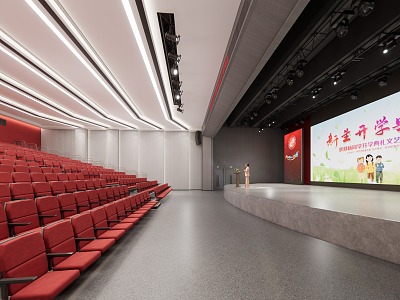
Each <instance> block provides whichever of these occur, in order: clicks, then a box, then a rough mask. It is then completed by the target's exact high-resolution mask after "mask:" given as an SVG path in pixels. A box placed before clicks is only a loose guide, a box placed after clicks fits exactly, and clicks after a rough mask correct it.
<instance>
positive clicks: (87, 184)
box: [85, 179, 94, 190]
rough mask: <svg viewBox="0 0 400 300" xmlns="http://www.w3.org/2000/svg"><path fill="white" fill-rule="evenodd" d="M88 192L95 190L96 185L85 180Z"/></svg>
mask: <svg viewBox="0 0 400 300" xmlns="http://www.w3.org/2000/svg"><path fill="white" fill-rule="evenodd" d="M85 184H86V190H94V183H93V181H92V180H91V179H89V180H85Z"/></svg>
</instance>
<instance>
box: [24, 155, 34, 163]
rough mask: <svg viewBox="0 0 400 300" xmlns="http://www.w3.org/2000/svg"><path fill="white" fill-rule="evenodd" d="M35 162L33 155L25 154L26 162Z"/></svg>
mask: <svg viewBox="0 0 400 300" xmlns="http://www.w3.org/2000/svg"><path fill="white" fill-rule="evenodd" d="M34 160H35V158H34V157H33V154H25V161H27V162H30V161H34Z"/></svg>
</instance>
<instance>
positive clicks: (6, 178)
mask: <svg viewBox="0 0 400 300" xmlns="http://www.w3.org/2000/svg"><path fill="white" fill-rule="evenodd" d="M12 182H13V181H12V177H11V173H8V172H0V183H4V184H9V183H12Z"/></svg>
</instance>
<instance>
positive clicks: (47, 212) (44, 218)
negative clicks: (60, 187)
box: [35, 196, 61, 226]
mask: <svg viewBox="0 0 400 300" xmlns="http://www.w3.org/2000/svg"><path fill="white" fill-rule="evenodd" d="M35 203H36V208H37V210H38V214H39V219H40V221H41V225H42V226H44V225H46V224H50V223H53V222H55V221H58V220H60V219H61V211H60V206H59V204H58V200H57V197H55V196H44V197H38V198H36V199H35Z"/></svg>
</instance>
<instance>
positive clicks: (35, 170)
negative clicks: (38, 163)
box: [28, 166, 43, 174]
mask: <svg viewBox="0 0 400 300" xmlns="http://www.w3.org/2000/svg"><path fill="white" fill-rule="evenodd" d="M28 168H29V172H30V173H42V168H41V167H35V166H32V167H28ZM42 174H43V173H42Z"/></svg>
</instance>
